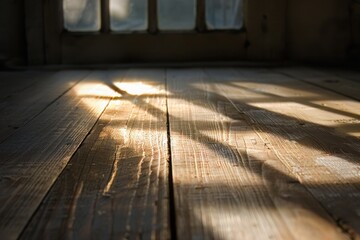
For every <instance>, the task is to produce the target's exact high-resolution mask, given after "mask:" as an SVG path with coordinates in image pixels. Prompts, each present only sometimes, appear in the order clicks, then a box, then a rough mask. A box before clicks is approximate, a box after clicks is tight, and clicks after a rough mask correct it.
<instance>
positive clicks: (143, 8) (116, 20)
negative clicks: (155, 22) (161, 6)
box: [110, 0, 148, 31]
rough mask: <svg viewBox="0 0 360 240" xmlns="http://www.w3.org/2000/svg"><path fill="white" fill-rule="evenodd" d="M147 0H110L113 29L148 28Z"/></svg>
mask: <svg viewBox="0 0 360 240" xmlns="http://www.w3.org/2000/svg"><path fill="white" fill-rule="evenodd" d="M147 16H148V1H147V0H110V25H111V30H113V31H132V30H146V29H147V25H148V22H147V18H148V17H147Z"/></svg>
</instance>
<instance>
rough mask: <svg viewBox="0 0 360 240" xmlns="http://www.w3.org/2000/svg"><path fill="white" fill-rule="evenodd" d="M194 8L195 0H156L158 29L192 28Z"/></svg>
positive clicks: (193, 24) (193, 26) (193, 25)
mask: <svg viewBox="0 0 360 240" xmlns="http://www.w3.org/2000/svg"><path fill="white" fill-rule="evenodd" d="M195 10H196V8H195V0H158V24H159V29H160V30H191V29H194V28H195Z"/></svg>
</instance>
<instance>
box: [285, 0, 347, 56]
mask: <svg viewBox="0 0 360 240" xmlns="http://www.w3.org/2000/svg"><path fill="white" fill-rule="evenodd" d="M350 4H351V0H316V1H315V0H289V4H288V10H287V20H288V21H287V26H286V27H287V39H288V42H287V52H288V56H289V58H290V59H293V60H305V61H316V62H320V61H321V62H339V63H340V62H343V61H346V60H347V59H348V57H349V48H350V43H351V35H350V22H351V21H350V11H349V7H350Z"/></svg>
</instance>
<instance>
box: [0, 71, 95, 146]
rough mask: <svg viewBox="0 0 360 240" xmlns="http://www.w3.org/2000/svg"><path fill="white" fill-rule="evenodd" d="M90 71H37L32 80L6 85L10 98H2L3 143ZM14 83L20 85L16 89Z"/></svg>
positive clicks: (0, 133) (0, 132) (0, 138)
mask: <svg viewBox="0 0 360 240" xmlns="http://www.w3.org/2000/svg"><path fill="white" fill-rule="evenodd" d="M88 74H89V72H88V71H62V72H59V73H48V74H45V73H43V74H35V76H34V77H32V78H31V77H30V79H29V81H27V77H26V78H25V79H24V80H20V82H18V81H16V80H17V79H16V80H14V83H13V84H6V86H4V87H3V88H4V89H8V90H7V92H8V94H5V95H6V96H7V97H6V98H5V99H3V100H0V112H1V115H0V142H2V141H4V139H6V138H7V137H8V136H10V135H11V134H13V133H14V131H15V130H17V129H19V128H21V127H22V126H24V125H25V124H26V123H28V122H29V121H31V120H32V119H33V118H34V117H36V116H37V115H38V114H40V113H41V112H42V111H44V110H45V109H46V108H47V107H48V106H49V105H50V104H52V103H53V101H55V100H56V99H57V98H58V97H60V96H61V95H63V94H64V93H66V92H67V91H68V90H69V89H71V88H72V87H73V86H74V85H75V84H76V83H78V82H79V81H80V80H82V79H83V78H84V77H86V76H87V75H88ZM22 75H23V74H20V76H22ZM30 75H32V74H30ZM14 85H20V87H19V88H14V89H13V86H14ZM15 89H16V90H15Z"/></svg>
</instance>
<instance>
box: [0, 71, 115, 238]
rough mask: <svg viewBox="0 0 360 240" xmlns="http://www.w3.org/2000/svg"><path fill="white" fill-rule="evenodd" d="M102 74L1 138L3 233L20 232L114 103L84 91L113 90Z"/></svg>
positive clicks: (13, 235) (0, 223) (0, 227)
mask: <svg viewBox="0 0 360 240" xmlns="http://www.w3.org/2000/svg"><path fill="white" fill-rule="evenodd" d="M101 78H102V76H101V74H95V73H94V74H92V75H91V76H90V77H88V78H86V79H85V80H84V81H82V82H81V83H79V84H77V85H76V86H75V87H74V88H72V89H71V90H70V91H69V92H67V93H66V94H64V95H63V96H62V97H61V98H60V99H58V100H57V101H56V102H54V103H53V104H51V106H49V107H48V108H47V109H46V110H45V111H43V112H42V113H41V114H39V115H38V116H37V117H36V118H35V119H33V120H32V121H31V122H29V123H28V124H26V126H24V127H23V128H22V129H21V130H19V131H17V132H16V133H15V134H13V135H12V136H10V137H9V138H8V139H6V141H4V142H3V143H2V144H0V165H1V169H0V180H1V181H0V185H1V186H0V189H1V190H0V206H1V207H0V216H1V219H0V234H1V236H2V238H4V239H16V238H17V237H18V236H19V234H20V233H21V231H22V230H23V228H24V227H25V226H26V224H27V223H28V221H29V219H30V217H31V216H32V215H33V213H34V212H35V210H36V209H37V208H38V206H39V205H40V203H41V201H42V199H43V198H44V197H45V195H46V193H47V192H48V190H49V189H50V187H51V186H52V185H53V183H54V182H55V180H56V179H57V177H58V176H59V174H60V173H61V172H62V170H63V169H64V167H65V166H66V164H67V163H68V161H69V159H70V158H71V156H72V155H73V154H74V152H75V151H76V149H77V148H78V147H79V145H80V144H81V143H82V141H83V140H84V138H85V137H86V135H87V134H88V133H89V131H90V129H91V128H92V127H93V126H94V124H95V122H96V121H97V119H98V117H99V115H100V114H101V113H102V112H103V110H104V108H105V107H106V105H107V104H108V103H109V99H102V98H94V99H87V98H85V97H84V96H82V94H83V92H84V91H85V92H90V93H94V94H95V93H98V92H102V91H104V90H107V91H109V90H108V88H105V87H104V86H103V84H102V83H101V82H99V79H101ZM110 93H111V91H110Z"/></svg>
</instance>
